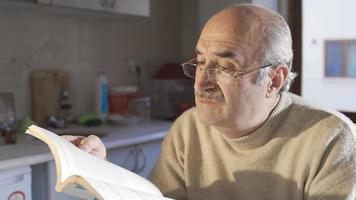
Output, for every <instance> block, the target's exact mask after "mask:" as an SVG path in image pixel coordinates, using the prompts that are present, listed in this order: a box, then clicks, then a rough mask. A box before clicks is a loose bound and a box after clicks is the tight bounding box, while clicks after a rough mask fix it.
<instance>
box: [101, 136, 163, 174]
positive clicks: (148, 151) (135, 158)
mask: <svg viewBox="0 0 356 200" xmlns="http://www.w3.org/2000/svg"><path fill="white" fill-rule="evenodd" d="M161 142H162V141H161V140H157V141H153V142H147V143H142V144H137V145H132V146H128V147H125V148H119V149H113V150H109V151H108V156H107V157H108V160H109V161H110V162H112V163H115V164H117V165H120V166H122V167H124V168H125V169H128V170H130V171H132V172H134V173H136V174H139V175H141V176H143V177H147V176H148V175H149V173H150V171H151V170H152V168H153V167H154V165H155V163H156V161H157V159H158V157H159V154H160V151H161Z"/></svg>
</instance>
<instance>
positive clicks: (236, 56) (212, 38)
mask: <svg viewBox="0 0 356 200" xmlns="http://www.w3.org/2000/svg"><path fill="white" fill-rule="evenodd" d="M245 44H246V43H245V42H244V40H243V39H242V38H240V37H239V36H238V35H235V34H217V33H214V34H204V33H202V35H201V36H200V38H199V40H198V43H197V46H196V53H197V55H198V56H208V57H217V58H227V59H231V60H233V61H234V62H236V63H238V64H239V65H240V66H241V65H243V63H244V60H245V57H246V55H245V53H246V52H245V51H244V49H246V45H245Z"/></svg>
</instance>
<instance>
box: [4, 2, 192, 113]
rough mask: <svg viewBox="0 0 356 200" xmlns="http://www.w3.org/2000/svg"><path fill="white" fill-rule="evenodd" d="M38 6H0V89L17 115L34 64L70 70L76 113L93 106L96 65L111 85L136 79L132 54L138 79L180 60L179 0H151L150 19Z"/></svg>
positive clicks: (26, 107)
mask: <svg viewBox="0 0 356 200" xmlns="http://www.w3.org/2000/svg"><path fill="white" fill-rule="evenodd" d="M185 5H187V4H185ZM37 7H38V6H35V7H26V6H25V7H23V8H22V7H21V9H18V8H16V6H13V7H11V6H10V8H1V7H0V77H1V78H0V92H8V91H11V92H14V94H15V101H16V114H17V118H23V117H24V116H28V115H30V113H31V107H30V105H31V103H30V86H29V85H30V79H29V76H30V72H31V70H33V69H35V68H62V69H66V70H68V71H69V72H70V74H71V97H72V102H73V106H74V113H77V114H79V113H86V112H90V111H93V99H94V98H93V95H94V89H95V80H96V79H95V77H96V72H97V71H98V70H99V69H103V70H105V71H106V73H107V75H108V79H109V82H110V84H111V85H129V84H134V83H135V81H134V80H135V78H134V76H133V74H131V73H130V71H129V67H128V61H129V60H131V59H135V60H138V61H139V62H140V63H141V65H142V67H143V69H142V73H143V79H149V78H151V77H153V74H154V73H155V72H156V71H157V69H158V67H159V66H160V65H162V64H163V63H165V62H166V61H170V62H172V61H173V62H180V61H182V24H184V23H182V20H184V19H183V18H182V3H181V1H180V0H169V1H167V0H151V17H149V18H142V17H134V16H125V15H107V14H102V13H98V12H88V11H75V10H70V9H69V11H68V9H49V8H43V7H40V8H37ZM190 13H191V14H192V12H190ZM189 32H192V33H194V34H196V30H194V28H192V27H191V26H190V27H189V30H188V31H185V32H184V34H188V35H189ZM192 37H193V38H196V35H194V36H192ZM185 40H191V39H190V38H189V36H185ZM192 41H194V40H192ZM186 46H187V45H186ZM188 46H189V45H188ZM192 46H194V45H192ZM186 48H187V47H186ZM192 51H193V49H192Z"/></svg>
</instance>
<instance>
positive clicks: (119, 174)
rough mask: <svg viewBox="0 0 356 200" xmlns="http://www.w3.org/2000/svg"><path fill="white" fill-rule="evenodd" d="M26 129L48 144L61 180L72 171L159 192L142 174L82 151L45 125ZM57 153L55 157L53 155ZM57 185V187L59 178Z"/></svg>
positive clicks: (57, 187) (159, 194)
mask: <svg viewBox="0 0 356 200" xmlns="http://www.w3.org/2000/svg"><path fill="white" fill-rule="evenodd" d="M26 133H29V134H31V135H33V136H35V137H37V138H39V139H41V140H42V141H44V142H46V143H47V144H48V145H49V147H50V149H51V151H52V154H55V156H54V157H55V162H56V170H58V165H59V166H60V169H61V171H60V172H57V174H59V175H60V182H64V181H65V180H66V179H67V178H68V177H70V176H72V175H77V176H81V177H85V178H86V179H88V180H96V181H100V182H104V183H108V184H111V185H117V186H123V187H128V188H131V189H134V190H139V191H142V192H145V193H151V194H154V195H158V196H162V194H161V192H160V191H159V189H158V188H157V187H156V186H155V185H153V184H152V183H151V182H149V181H148V180H146V179H145V178H143V177H141V176H139V175H137V174H135V173H133V172H131V171H129V170H126V169H124V168H122V167H119V166H117V165H114V164H112V163H110V162H108V161H106V160H102V159H100V158H97V157H95V156H93V155H91V154H89V153H87V152H84V151H82V150H80V149H79V148H77V147H76V146H74V145H73V144H72V143H70V142H68V141H66V140H65V139H63V138H62V137H60V136H58V135H56V134H54V133H52V132H50V131H48V130H46V129H43V128H40V127H38V126H35V125H32V126H30V127H29V128H28V130H27V131H26ZM56 156H57V157H58V159H56ZM57 179H58V178H57ZM56 189H57V190H60V188H59V186H58V181H57V185H56Z"/></svg>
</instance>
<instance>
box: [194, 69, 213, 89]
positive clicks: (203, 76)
mask: <svg viewBox="0 0 356 200" xmlns="http://www.w3.org/2000/svg"><path fill="white" fill-rule="evenodd" d="M194 87H195V89H198V90H208V89H213V88H215V87H216V83H215V82H214V81H212V80H211V77H209V75H208V73H207V71H206V70H205V69H197V72H196V76H195V82H194Z"/></svg>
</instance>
